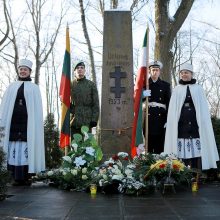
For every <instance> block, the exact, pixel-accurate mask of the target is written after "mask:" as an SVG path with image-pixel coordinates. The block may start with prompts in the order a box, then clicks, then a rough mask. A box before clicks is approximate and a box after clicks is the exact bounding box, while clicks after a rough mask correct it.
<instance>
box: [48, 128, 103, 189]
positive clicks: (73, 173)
mask: <svg viewBox="0 0 220 220" xmlns="http://www.w3.org/2000/svg"><path fill="white" fill-rule="evenodd" d="M88 131H89V129H88V128H87V127H85V126H83V127H82V128H81V132H82V134H74V136H73V137H74V139H73V141H72V146H71V151H70V152H69V153H68V155H67V156H64V157H63V163H62V165H61V167H60V168H59V169H54V170H50V171H48V172H47V173H46V178H47V179H50V181H51V182H53V183H54V184H55V185H56V186H58V187H59V188H62V189H72V190H85V189H86V188H87V187H88V186H89V185H90V184H91V183H93V182H94V180H95V178H96V167H97V166H99V163H100V161H101V159H102V151H101V148H100V147H99V146H98V144H97V141H96V140H95V138H94V136H93V135H92V134H90V133H87V132H88Z"/></svg>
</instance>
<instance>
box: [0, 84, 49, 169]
mask: <svg viewBox="0 0 220 220" xmlns="http://www.w3.org/2000/svg"><path fill="white" fill-rule="evenodd" d="M22 83H24V97H25V101H26V106H27V113H28V122H27V146H28V167H29V170H28V172H29V173H37V172H40V171H44V170H45V147H44V124H43V108H42V100H41V94H40V89H39V87H38V86H37V85H36V84H34V83H32V82H30V81H24V82H23V81H17V82H14V83H11V84H10V85H9V87H8V88H7V89H6V91H5V93H4V96H3V98H2V102H1V105H0V126H2V127H4V134H5V136H4V137H3V149H4V151H5V153H6V155H7V153H8V143H9V133H10V124H11V118H12V113H13V109H14V103H15V99H16V97H17V91H18V89H19V87H20V86H21V85H22ZM6 158H7V156H6Z"/></svg>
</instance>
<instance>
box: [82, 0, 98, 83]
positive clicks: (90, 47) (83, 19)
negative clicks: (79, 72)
mask: <svg viewBox="0 0 220 220" xmlns="http://www.w3.org/2000/svg"><path fill="white" fill-rule="evenodd" d="M79 5H80V12H81V21H82V28H83V33H84V36H85V39H86V42H87V45H88V51H89V58H90V62H91V71H92V81H93V82H94V83H95V84H96V72H95V63H94V56H93V51H92V46H91V42H90V38H89V34H88V30H87V26H86V19H85V12H84V8H83V0H79Z"/></svg>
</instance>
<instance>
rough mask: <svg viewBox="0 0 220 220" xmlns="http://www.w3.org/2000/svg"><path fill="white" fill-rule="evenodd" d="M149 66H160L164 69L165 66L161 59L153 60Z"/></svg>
mask: <svg viewBox="0 0 220 220" xmlns="http://www.w3.org/2000/svg"><path fill="white" fill-rule="evenodd" d="M148 67H149V68H150V67H158V68H160V69H162V68H163V64H162V63H161V62H160V61H159V60H155V61H153V62H150V63H149V65H148Z"/></svg>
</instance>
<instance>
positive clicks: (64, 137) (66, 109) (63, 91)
mask: <svg viewBox="0 0 220 220" xmlns="http://www.w3.org/2000/svg"><path fill="white" fill-rule="evenodd" d="M70 67H71V64H70V38H69V28H68V27H67V28H66V51H65V55H64V61H63V70H62V77H61V81H60V101H61V132H60V147H66V146H69V145H70V81H71V72H70Z"/></svg>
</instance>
